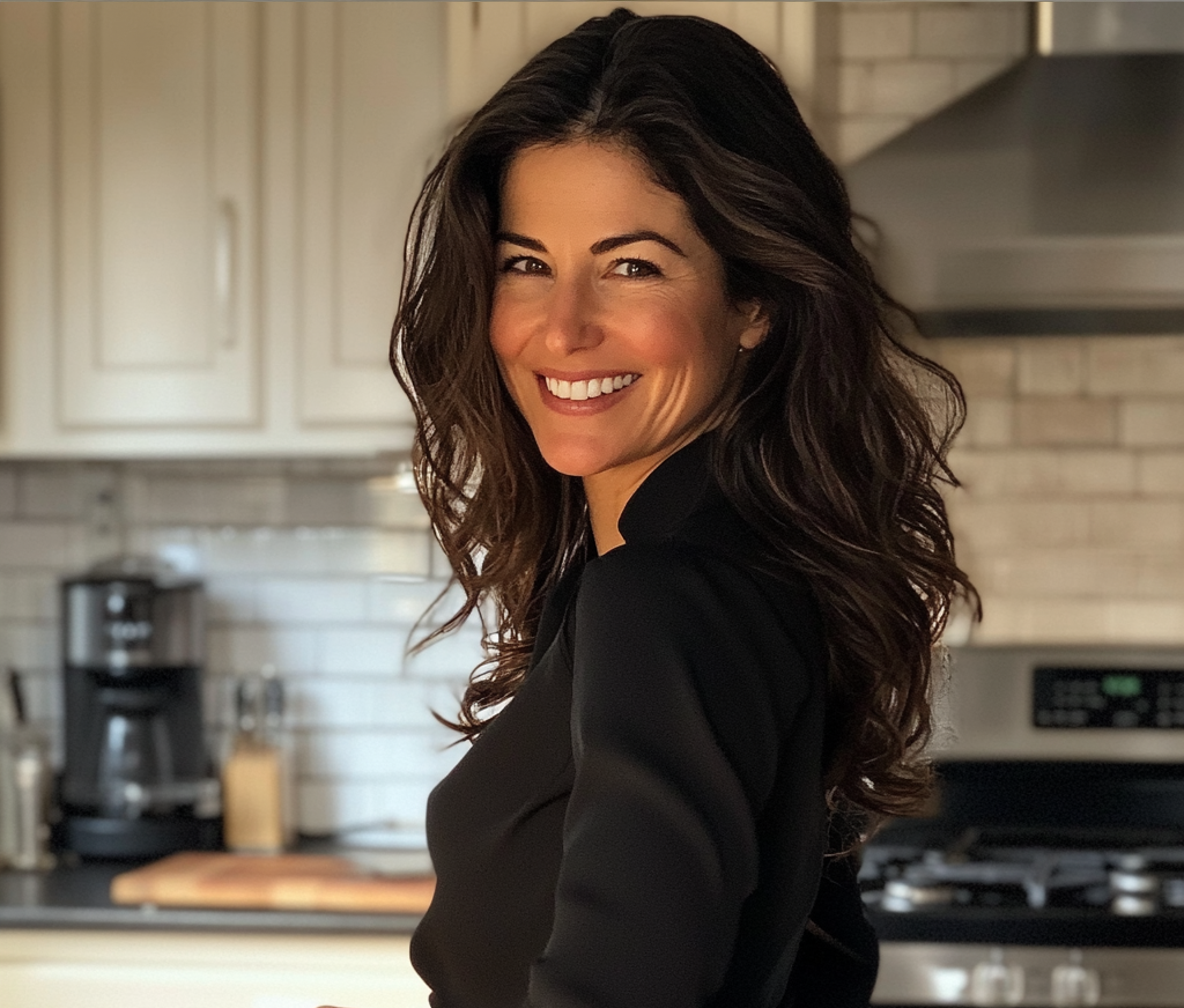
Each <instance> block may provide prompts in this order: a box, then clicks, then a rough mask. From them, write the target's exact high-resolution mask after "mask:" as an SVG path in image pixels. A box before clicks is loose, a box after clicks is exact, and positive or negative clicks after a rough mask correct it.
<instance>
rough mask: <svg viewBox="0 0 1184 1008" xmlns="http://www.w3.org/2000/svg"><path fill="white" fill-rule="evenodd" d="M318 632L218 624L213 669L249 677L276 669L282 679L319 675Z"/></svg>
mask: <svg viewBox="0 0 1184 1008" xmlns="http://www.w3.org/2000/svg"><path fill="white" fill-rule="evenodd" d="M318 636H319V634H318V632H317V631H315V630H305V629H302V628H299V627H292V626H287V625H269V626H241V625H236V624H229V625H227V624H218V625H216V626H214V627H212V628H211V629H210V632H209V655H210V658H209V660H210V667H211V668H212V669H214V670H215V671H217V672H226V673H232V674H235V675H245V674H248V673H252V672H258V671H259V670H260V669H261V668H262V667H263V666H264V665H273V666H274V667H275V670H276V672H278V673H279V674H280V675H282V676H302V675H312V674H313V673H315V672H316V671H317V650H318V648H317V641H318Z"/></svg>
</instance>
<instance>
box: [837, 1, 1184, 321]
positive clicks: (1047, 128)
mask: <svg viewBox="0 0 1184 1008" xmlns="http://www.w3.org/2000/svg"><path fill="white" fill-rule="evenodd" d="M1035 6H1036V8H1038V9H1039V21H1038V26H1039V31H1038V33H1037V37H1038V39H1039V43H1040V44H1039V46H1038V52H1037V53H1036V54H1034V55H1032V56H1029V57H1027V58H1025V59H1024V60H1022V61H1021V62H1020V63H1018V64H1017V65H1016V66H1014V67H1013V68H1012V69H1010V70H1008V71H1006V72H1005V73H1003V74H1002V75H1001V76H999V77H997V78H995V79H994V80H992V81H990V82H988V83H987V84H986V85H984V86H982V87H981V88H979V89H978V90H976V91H974V92H972V93H970V94H969V95H967V96H965V97H964V98H962V99H960V100H959V101H957V102H955V103H954V104H953V105H950V106H948V107H947V108H945V109H943V110H942V111H941V112H939V113H938V114H937V115H935V116H933V117H932V118H930V119H928V120H925V121H923V122H921V123H918V124H917V125H916V126H914V127H912V128H911V129H910V130H908V131H907V132H906V133H904V134H902V135H901V136H899V137H897V138H896V139H894V140H892V141H891V142H890V143H888V144H886V145H885V146H883V147H881V148H880V149H878V150H876V151H875V152H873V153H872V154H870V155H869V156H867V157H866V158H864V159H863V160H861V161H859V162H857V163H856V164H854V165H852V166H851V167H850V168H849V169H848V170H847V172H846V175H847V179H848V182H849V184H850V188H851V195H852V203H853V205H854V207H855V209H856V211H857V212H859V213H862V214H864V215H865V216H866V217H867V218H869V220H870V221H871V223H872V224H873V225H874V229H873V230H874V233H875V236H876V237H875V238H874V243H875V244H876V246H877V247H876V251H875V259H876V265H877V269H878V270H879V272H880V275H881V278H882V279H883V281H884V283H885V285H886V286H887V287H888V289H889V290H890V291H891V292H892V293H893V294H894V295H895V296H896V297H898V298H899V299H900V300H901V301H903V302H904V303H905V304H906V305H908V306H909V307H910V308H912V309H914V310H915V311H917V312H918V314H919V317H920V321H921V328H922V331H923V332H925V333H927V334H929V335H966V336H971V335H1001V334H1030V335H1043V334H1054V333H1073V334H1091V333H1166V332H1174V333H1182V334H1184V3H1178V2H1155V3H1081V2H1077V3H1070V2H1062V3H1052V4H1037V5H1035Z"/></svg>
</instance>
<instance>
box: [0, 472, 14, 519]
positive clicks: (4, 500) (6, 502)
mask: <svg viewBox="0 0 1184 1008" xmlns="http://www.w3.org/2000/svg"><path fill="white" fill-rule="evenodd" d="M15 515H16V473H15V472H13V471H12V470H11V469H9V468H5V467H3V466H0V519H3V518H12V517H14V516H15Z"/></svg>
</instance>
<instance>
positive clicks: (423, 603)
mask: <svg viewBox="0 0 1184 1008" xmlns="http://www.w3.org/2000/svg"><path fill="white" fill-rule="evenodd" d="M446 585H447V582H445V581H439V580H423V581H407V580H398V581H396V580H392V579H391V578H389V577H383V576H381V575H379V576H376V577H372V578H370V580H369V582H368V584H367V586H366V616H367V618H368V619H371V620H375V621H379V622H386V621H388V620H389V621H391V622H394V623H402V624H406V625H407V626H411V625H413V624H415V623H416V622H417V621H418V620H419V619H420V618H421V617H423V616H424V614H425V613H427V611H428V609H429V607H430V606H432V603H433V602H435V600H436V597H437V596H438V595H440V593H441V591H442V590H443V589H444V588H445V586H446ZM463 601H464V593H463V592H462V591H461V590H460V586H459V585H452V586H451V587H449V589H448V592H447V594H446V595H445V596H444V597H443V598H442V599H441V600H440V604H439V606H438V607H436V608H435V609H434V610H433V612H432V621H433V624H439V623H442V622H443V621H444V620H445V619H446V618H447V617H449V616H451V615H452V614H453V613H454V612H456V611H457V610H458V609H459V608H460V606H461V603H462V602H463Z"/></svg>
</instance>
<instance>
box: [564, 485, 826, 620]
mask: <svg viewBox="0 0 1184 1008" xmlns="http://www.w3.org/2000/svg"><path fill="white" fill-rule="evenodd" d="M779 552H780V551H775V550H773V549H771V548H770V546H769V545H768V544H766V543H763V542H762V541H761V540H760V538H759V537H758V536H757V534H756V532H755V531H754V530H753V529H752V528H751V527H750V526H749V525H748V524H747V523H745V522H744V520H743V519H742V518H741V517H740V516H739V514H737V512H736V511H735V510H734V509H733V508H732V507H731V506H730V505H728V504H727V503H726V502H723V501H717V502H715V503H714V506H711V507H707V508H700V509H697V510H695V511H694V512H693V513H692V514H690V515H688V516H686V517H685V518H684V519H683V520H682V521H680V522H679V523H678V524H676V525H674V526H673V527H671V528H670V529H669V531H668V532H667V534H665V535H663V536H661V537H652V538H650V537H647V538H644V539H639V540H636V541H633V540H627V541H626V542H625V543H624V544H623V545H621V546H618V547H617V548H616V549H613V550H610V551H609V552H608V553H605V554H603V555H602V556H599V557H596V558H594V559H592V560H590V561H589V562H588V564H587V566H586V567H585V569H584V572H583V576H582V577H581V579H580V595H581V597H583V598H587V597H588V596H589V595H593V596H599V595H603V596H605V597H606V598H607V599H608V600H612V599H619V600H620V601H621V604H625V600H626V599H630V600H633V601H635V602H642V601H644V602H645V603H646V604H647V609H649V610H650V611H653V608H652V607H657V608H658V609H659V610H660V609H662V608H664V607H666V606H669V605H675V606H677V607H679V609H680V610H685V608H686V607H687V606H690V607H691V608H692V609H704V608H705V609H715V608H719V609H722V610H725V611H731V610H735V609H743V610H745V611H746V612H749V613H755V612H761V611H764V610H768V609H772V610H774V611H777V612H782V611H795V612H797V613H798V614H799V615H800V616H801V617H802V619H807V620H816V619H817V617H818V611H817V603H816V601H815V598H814V593H813V591H812V589H811V588H810V584H809V582H808V580H807V579H806V577H805V576H804V575H803V574H802V573H801V572H800V571H799V570H797V569H795V568H794V567H792V566H790V565H788V564H787V563H785V562H784V560H780V559H778V558H777V557H778V553H779ZM818 630H819V632H820V630H821V628H820V627H818Z"/></svg>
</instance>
